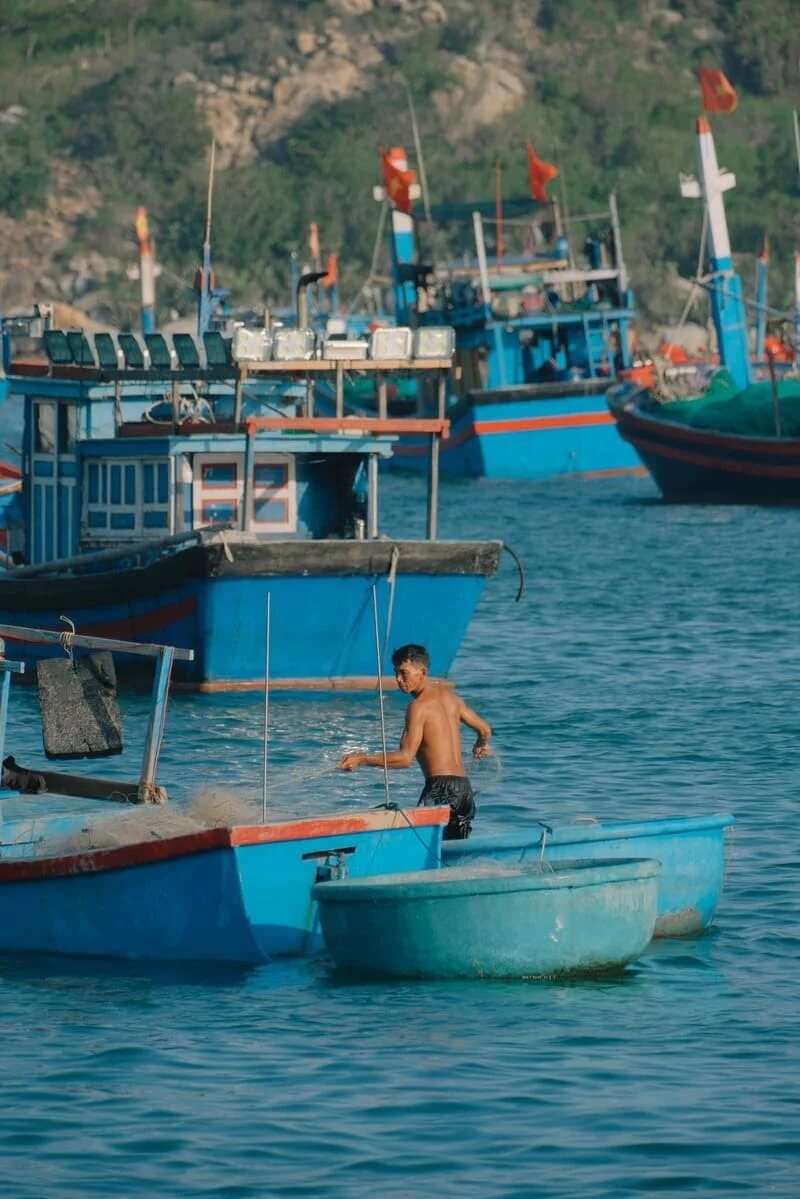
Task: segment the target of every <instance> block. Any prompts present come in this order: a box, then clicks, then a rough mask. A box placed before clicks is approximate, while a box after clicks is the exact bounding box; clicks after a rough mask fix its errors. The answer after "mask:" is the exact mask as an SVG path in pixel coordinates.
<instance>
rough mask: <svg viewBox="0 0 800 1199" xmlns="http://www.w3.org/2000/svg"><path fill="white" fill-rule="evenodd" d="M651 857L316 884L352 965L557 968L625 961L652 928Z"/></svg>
mask: <svg viewBox="0 0 800 1199" xmlns="http://www.w3.org/2000/svg"><path fill="white" fill-rule="evenodd" d="M659 869H660V868H659V865H658V863H657V862H653V861H639V860H620V861H616V862H602V861H596V862H563V863H560V864H558V865H556V866H549V865H540V864H538V863H537V864H524V863H523V864H518V865H515V866H512V865H510V864H505V865H504V864H500V863H494V864H493V865H490V866H487V865H485V864H484V865H479V864H472V865H466V866H455V867H452V868H450V869H447V870H434V871H421V872H420V871H417V872H412V873H409V874H404V875H392V876H383V877H373V878H366V879H357V880H347V881H342V880H338V881H330V882H324V883H319V884H318V885H317V886H315V887H314V889H313V892H312V894H313V897H314V899H316V901H317V902H318V904H319V916H320V924H321V926H322V932H323V935H324V938H325V946H326V949H327V951H328V953H329V954H330V956H331V957H332V959H333V961H334V963H335V964H336V966H337V967H338V968H339V969H341V970H344V971H347V972H349V973H356V974H360V975H372V976H377V977H392V978H552V977H556V976H560V975H569V974H591V973H596V972H599V971H607V970H616V969H621V968H622V967H623V966H625V965H627V964H628V962H631V961H633V960H634V958H636V957H638V956H639V954H640V953H641V952H642V950H643V949H644V948H645V947H646V946H647V944H648V942H649V941H650V939H651V937H652V935H653V928H654V926H655V919H656V892H657V880H658V873H659Z"/></svg>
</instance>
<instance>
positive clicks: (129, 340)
mask: <svg viewBox="0 0 800 1199" xmlns="http://www.w3.org/2000/svg"><path fill="white" fill-rule="evenodd" d="M92 342H93V344H92ZM43 344H44V349H45V353H46V354H47V357H48V359H49V360H50V362H51V363H52V365H53V366H57V367H73V366H79V367H89V368H93V369H99V370H101V371H118V370H122V371H128V370H130V371H150V372H156V371H202V370H215V371H222V372H224V371H225V370H226V369H227V368H229V367H230V366H231V365H232V364H233V363H248V362H253V363H255V362H304V361H311V360H320V359H321V360H324V361H328V362H358V361H366V360H367V359H370V360H372V361H373V362H410V361H412V360H417V359H418V360H423V361H424V360H425V359H428V360H433V359H436V360H442V359H445V360H447V359H451V358H452V356H453V353H454V350H455V333H454V330H453V329H452V328H451V327H450V326H449V325H424V326H422V327H421V328H419V329H410V328H407V327H406V326H398V327H394V328H393V327H386V326H381V327H379V328H376V329H374V330H373V331H372V333H371V334H370V335H369V336H368V337H363V336H362V337H358V338H347V337H343V336H342V335H341V334H334V335H329V336H327V337H321V336H318V335H317V334H316V333H315V331H314V330H313V329H303V328H300V329H295V328H285V327H284V326H282V325H278V326H276V327H275V328H273V329H264V328H261V329H252V328H247V327H246V326H244V325H239V326H237V327H236V328H235V329H234V331H233V337H232V339H228V338H227V337H224V336H223V335H222V333H220V332H218V331H209V332H206V333H203V335H202V338H201V337H197V338H195V337H193V336H192V334H190V333H173V335H172V345H170V344H169V342H168V341H167V339H166V337H165V336H164V334H163V333H144V334H141V335H140V334H136V333H131V332H120V333H117V334H116V335H112V334H110V333H96V334H94V335H87V334H86V333H85V332H84V331H83V330H73V329H70V330H63V329H48V330H45V332H44V334H43Z"/></svg>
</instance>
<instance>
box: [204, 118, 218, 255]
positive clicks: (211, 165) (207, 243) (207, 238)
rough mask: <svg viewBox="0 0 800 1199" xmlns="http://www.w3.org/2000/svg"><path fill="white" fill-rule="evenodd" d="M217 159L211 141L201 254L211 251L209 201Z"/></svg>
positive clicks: (215, 145)
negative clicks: (204, 229) (204, 233)
mask: <svg viewBox="0 0 800 1199" xmlns="http://www.w3.org/2000/svg"><path fill="white" fill-rule="evenodd" d="M216 157H217V143H216V140H215V139H214V138H212V139H211V160H210V162H209V167H208V195H207V197H206V235H205V238H204V239H203V252H205V251H206V250H208V251H209V252H210V250H211V201H212V199H213V196H214V163H215V160H216Z"/></svg>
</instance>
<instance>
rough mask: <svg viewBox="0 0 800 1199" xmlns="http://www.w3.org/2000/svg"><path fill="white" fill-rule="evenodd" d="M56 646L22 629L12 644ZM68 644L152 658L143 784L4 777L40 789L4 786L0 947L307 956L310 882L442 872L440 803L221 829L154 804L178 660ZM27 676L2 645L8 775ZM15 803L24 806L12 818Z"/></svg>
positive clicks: (249, 958)
mask: <svg viewBox="0 0 800 1199" xmlns="http://www.w3.org/2000/svg"><path fill="white" fill-rule="evenodd" d="M53 637H54V634H48V632H47V631H46V630H44V631H42V630H26V629H18V630H17V637H16V641H17V642H21V643H30V644H36V642H37V639H38V640H39V641H40V642H41V640H45V641H46V640H47V639H48V638H50V639H51V640H52V638H53ZM69 644H70V648H72V645H73V644H74V646H75V648H79V647H83V648H90V649H102V650H106V649H113V650H114V651H119V650H123V651H125V652H127V653H129V654H137V655H139V656H141V657H155V658H157V659H158V666H157V671H156V676H155V680H154V684H153V704H152V710H151V715H150V720H149V724H148V734H147V738H146V743H145V751H144V755H143V761H142V773H141V778H140V780H139V781H138V783H135V784H127V783H123V782H121V781H120V780H101V779H96V778H92V777H90V776H86V775H63V774H59V775H53V774H51V773H50V772H48V771H42V772H41V774H39V773H38V770H34V771H33V772H31V771H29V770H24V769H23V770H20V769H19V768H15V769H13V770H12V771H8V772H6V779H7V781H13V782H14V783H15V786H17V785H19V784H20V782H21V781H22V779H24V778H27V779H28V780H30V779H31V778H32V779H33V780H34V784H35V783H36V782H37V781H40V782H41V785H42V786H44V785H45V784H46V785H47V788H48V790H47V791H46V792H45V793H44V794H33V795H31V796H30V797H25V796H20V794H19V793H18V790H16V789H14V790H12V789H10V788H9V787H6V788H5V789H3V787H2V783H0V950H2V951H19V952H35V953H56V954H66V955H89V956H99V957H114V958H127V959H139V960H151V961H159V960H161V961H166V960H168V961H205V962H244V963H257V962H265V961H269V960H270V958H272V957H276V956H303V955H305V954H311V953H315V952H317V951H319V949H320V948H321V946H322V939H321V933H320V929H319V925H318V921H317V914H316V905H315V903H314V902H313V900H312V897H311V890H312V887H313V886H314V884H315V883H316V882H317V880H319V879H320V878H325V877H328V876H334V877H336V876H337V875H340V874H342V873H344V872H346V873H347V874H348V875H349V876H350V877H353V878H359V877H361V876H363V875H366V874H371V873H377V872H392V871H398V870H399V871H406V870H423V869H429V868H433V867H435V866H438V865H439V863H440V861H441V840H442V831H443V828H444V826H445V825H446V823H447V820H448V817H449V808H446V807H442V808H416V809H413V810H411V811H408V812H406V811H400V810H393V809H388V808H383V809H371V810H368V811H361V812H344V813H332V814H329V815H324V816H319V817H312V818H308V819H301V820H288V821H287V820H270V821H267V820H266V819H264V820H263V821H262V822H260V823H255V824H253V823H251V824H243V825H237V826H230V825H228V824H222V823H220V822H219V821H217V820H215V819H214V818H213V815H212V817H211V819H210V820H206V821H203V818H202V817H201V816H199V815H193V814H192V812H191V811H185V810H184V811H181V810H179V809H176V810H175V811H174V812H173V811H169V810H167V809H164V808H162V807H160V806H154V805H159V804H161V803H163V802H164V800H165V798H166V797H165V794H164V791H163V789H162V788H159V787H157V786H156V782H155V779H156V771H157V766H158V756H159V750H160V746H161V742H162V738H163V735H164V726H165V719H166V703H167V694H168V686H169V676H170V673H171V668H172V662H173V656H174V654H175V652H176V651H175V650H174V649H173V648H172V647H163V646H145V645H135V644H125V643H123V644H122V645H119V644H118V643H108V642H104V641H103V640H102V639H100V638H91V637H81V636H80V635H77V636H75V637H74V638H73V639H72V640H71V641H70V643H69ZM23 670H24V664H23V663H21V662H14V661H8V660H7V659H5V658H4V657H3V656H2V642H0V761H4V762H5V763H7V764H8V765H9V766H15V763H14V762H13V759H11V761H10V762H9V759H4V737H5V729H6V718H7V711H8V704H9V684H10V679H11V674H12V673H22V672H23ZM200 781H201V780H200V779H198V782H200ZM59 792H60V793H59ZM114 796H115V797H117V800H116V802H114V801H113V800H112V797H114ZM103 797H105V798H103ZM120 803H123V804H124V806H123V807H122V808H120ZM12 805H13V807H14V808H15V809H19V808H20V807H22V808H27V810H26V811H24V812H23V813H22V814H19V813H18V814H16V815H14V816H13V817H11V818H9V817H8V814H7V812H8V809H10V808H11V806H12ZM65 805H66V807H67V808H68V809H72V810H68V811H67V812H65V810H64V808H65ZM131 805H135V806H133V807H132V806H131ZM76 808H77V809H78V810H77V811H75V809H76ZM204 825H205V826H204Z"/></svg>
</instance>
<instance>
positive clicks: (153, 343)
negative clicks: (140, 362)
mask: <svg viewBox="0 0 800 1199" xmlns="http://www.w3.org/2000/svg"><path fill="white" fill-rule="evenodd" d="M144 344H145V345H146V346H147V352H148V353H149V355H150V363H151V365H152V366H153V368H154V369H155V370H159V371H169V370H172V355H171V354H170V352H169V346H168V345H167V343H166V340H165V338H164V334H163V333H145V335H144Z"/></svg>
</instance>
